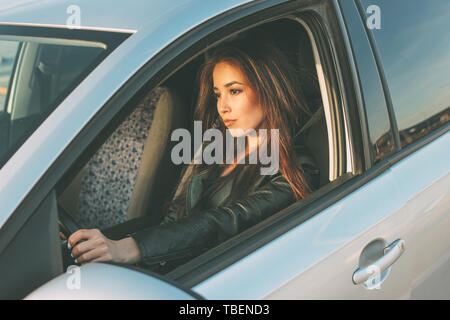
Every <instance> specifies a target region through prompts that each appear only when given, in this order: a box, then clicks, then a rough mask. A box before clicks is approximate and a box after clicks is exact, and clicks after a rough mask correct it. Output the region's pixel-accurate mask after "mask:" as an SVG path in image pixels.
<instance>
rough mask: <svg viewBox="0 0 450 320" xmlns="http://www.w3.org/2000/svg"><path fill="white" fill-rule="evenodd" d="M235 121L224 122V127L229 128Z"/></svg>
mask: <svg viewBox="0 0 450 320" xmlns="http://www.w3.org/2000/svg"><path fill="white" fill-rule="evenodd" d="M235 121H236V120H224V121H223V123H225V125H226V126H227V127H229V126H231V125H232V124H233V123H234V122H235Z"/></svg>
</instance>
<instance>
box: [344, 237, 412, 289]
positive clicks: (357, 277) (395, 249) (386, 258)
mask: <svg viewBox="0 0 450 320" xmlns="http://www.w3.org/2000/svg"><path fill="white" fill-rule="evenodd" d="M404 251H405V240H402V239H397V240H395V241H394V242H392V243H391V244H390V245H388V246H387V247H386V248H384V255H383V256H382V257H381V258H380V259H378V260H376V261H374V262H373V263H371V264H369V265H368V266H365V267H363V268H358V269H357V270H356V271H355V272H354V273H353V283H354V284H361V283H364V282H366V281H367V280H369V278H371V277H373V276H374V275H376V274H380V273H382V272H383V271H385V270H386V269H387V268H389V267H390V266H391V265H392V264H394V262H395V261H397V259H398V258H400V256H401V255H402V254H403V252H404Z"/></svg>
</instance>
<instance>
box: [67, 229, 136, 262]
mask: <svg viewBox="0 0 450 320" xmlns="http://www.w3.org/2000/svg"><path fill="white" fill-rule="evenodd" d="M80 240H86V241H83V242H80V243H78V244H77V245H75V244H76V243H77V242H78V241H80ZM74 245H75V247H74ZM68 248H69V249H71V248H73V249H72V256H73V257H74V258H76V262H78V263H81V264H85V263H89V262H108V261H111V262H118V263H136V262H138V261H139V260H140V251H139V248H138V246H137V244H136V242H135V241H134V239H133V238H131V237H129V238H124V239H121V240H118V241H114V240H111V239H108V238H107V237H105V236H104V235H103V234H102V233H101V232H100V230H98V229H80V230H78V231H76V232H74V233H73V234H72V235H71V236H70V237H69V240H68Z"/></svg>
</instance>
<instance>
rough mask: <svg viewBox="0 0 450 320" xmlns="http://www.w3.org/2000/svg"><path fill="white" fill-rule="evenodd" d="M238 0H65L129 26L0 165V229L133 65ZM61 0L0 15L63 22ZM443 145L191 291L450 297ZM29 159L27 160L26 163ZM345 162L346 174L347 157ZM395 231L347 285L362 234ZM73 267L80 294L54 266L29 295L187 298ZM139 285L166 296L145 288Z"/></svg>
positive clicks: (148, 282) (435, 144)
mask: <svg viewBox="0 0 450 320" xmlns="http://www.w3.org/2000/svg"><path fill="white" fill-rule="evenodd" d="M248 2H250V1H239V0H230V1H200V0H176V1H175V0H174V1H143V0H142V1H109V0H108V1H95V2H93V1H88V0H80V1H77V2H76V4H77V6H79V7H80V8H81V26H79V27H80V28H82V29H92V30H108V31H120V32H129V33H131V34H132V35H131V36H130V37H129V38H128V39H126V40H125V41H124V42H123V43H122V44H121V45H120V46H119V47H118V48H117V49H116V50H115V51H114V52H112V53H111V54H110V55H109V56H108V57H107V58H106V59H105V60H104V61H103V62H101V63H100V65H99V66H98V67H97V68H96V69H95V70H94V71H93V72H92V73H91V74H89V76H88V77H87V78H86V79H85V80H84V81H83V82H82V83H81V84H80V85H79V86H78V87H77V88H76V89H75V90H74V91H73V92H72V93H71V94H70V95H69V96H67V98H66V99H65V100H64V101H63V102H62V103H61V105H60V106H58V108H56V109H55V111H54V112H53V113H52V114H51V115H50V116H49V117H48V118H47V119H46V120H45V121H44V122H43V123H42V125H41V126H40V127H39V128H38V129H37V130H36V131H35V132H34V133H33V134H32V135H31V136H30V137H29V139H28V140H27V141H26V142H25V143H24V144H23V145H22V146H21V147H20V149H19V150H18V151H17V152H16V153H15V154H14V155H13V156H12V157H11V158H10V159H9V161H8V162H7V163H6V164H5V165H4V166H3V168H1V169H0V203H1V209H0V228H1V227H2V226H3V225H4V224H5V222H6V221H7V220H8V218H9V217H10V216H11V215H12V214H13V212H14V211H15V210H16V208H17V207H18V205H19V204H20V203H21V202H22V201H23V200H24V199H25V198H26V197H27V194H28V193H29V191H30V190H31V189H32V188H33V186H34V185H35V184H36V183H37V181H38V180H39V179H40V178H41V177H42V176H43V175H44V174H45V172H46V171H47V170H48V168H49V166H50V165H51V164H52V163H53V162H54V161H55V160H56V159H57V158H58V156H59V155H60V154H61V153H62V152H63V151H64V150H65V149H66V147H67V146H68V145H69V143H70V142H71V141H72V140H73V139H74V138H75V137H76V136H77V134H78V133H79V132H80V131H81V130H82V129H83V127H85V125H86V124H87V123H88V122H89V121H90V119H92V117H93V116H94V115H95V114H96V113H97V112H99V110H100V109H101V108H102V107H103V106H104V105H105V103H106V102H107V101H108V100H109V99H110V98H111V97H112V96H113V94H114V93H115V92H116V91H117V90H118V89H119V88H121V87H122V86H123V85H124V84H125V83H126V82H127V80H128V79H129V78H130V77H131V76H132V75H134V74H135V73H136V72H137V71H138V70H139V69H140V68H141V67H142V66H143V65H144V64H146V63H147V62H148V61H149V60H150V59H151V58H152V57H153V56H155V55H156V54H157V53H158V52H160V51H161V50H162V49H163V48H166V47H167V46H168V45H169V44H170V43H172V41H174V40H175V39H177V38H179V37H181V36H182V35H183V34H185V33H186V32H187V31H188V30H192V29H193V28H195V27H196V26H199V25H201V24H202V23H204V22H206V21H208V20H209V19H210V18H212V17H214V16H217V15H219V14H222V13H224V12H226V11H227V10H229V9H232V8H235V7H238V6H240V5H243V4H245V3H248ZM279 2H280V3H281V2H283V1H279ZM72 3H73V1H62V0H54V1H45V2H42V1H26V0H23V1H15V0H14V1H12V0H11V1H2V4H0V23H1V24H8V25H31V26H32V25H41V26H51V27H55V28H66V27H67V19H68V17H69V16H70V14H68V11H67V9H68V8H69V6H71V5H72ZM274 3H275V2H273V3H272V4H271V5H273V4H274ZM112 7H113V8H114V9H113V10H111V9H110V8H112ZM92 88H95V90H92ZM347 141H348V138H347ZM449 145H450V135H449V133H448V132H447V133H445V134H444V135H442V136H440V137H439V138H437V139H435V140H433V141H432V142H431V143H428V144H426V145H425V146H423V147H422V148H420V149H419V150H417V151H416V152H414V153H413V154H411V155H409V156H407V157H405V158H403V159H402V160H400V161H398V162H396V163H394V164H393V165H392V166H391V167H390V168H389V169H388V170H386V171H385V172H383V173H382V174H380V175H378V176H376V177H375V178H374V179H372V180H370V181H369V182H367V183H365V184H363V185H361V186H359V187H357V188H355V190H354V191H353V192H352V193H350V194H348V195H347V196H345V197H343V198H342V199H341V200H340V201H338V202H336V203H334V204H333V205H331V206H329V207H327V208H325V209H324V210H323V211H322V212H320V213H319V214H317V215H315V216H313V217H311V218H309V219H308V220H307V221H305V222H304V223H302V224H300V225H298V226H296V227H294V228H292V229H291V230H290V231H288V232H286V233H285V234H283V235H281V236H280V237H278V238H276V239H275V240H273V241H271V242H269V243H267V244H266V245H264V246H262V247H260V248H259V249H257V250H256V251H254V252H252V253H251V254H250V255H248V256H246V257H245V258H243V259H241V260H239V261H237V262H235V263H233V264H232V265H230V266H229V267H227V268H225V269H223V270H221V271H219V272H217V273H215V274H214V275H212V276H211V277H209V278H207V279H205V280H203V281H202V282H200V283H197V284H196V285H195V286H194V287H192V288H191V289H192V291H193V292H195V293H197V294H198V295H200V296H202V297H204V298H206V299H315V298H328V299H337V298H344V299H384V298H386V299H396V298H400V299H405V298H430V297H431V298H448V297H450V289H449V288H450V277H449V276H448V271H450V233H449V232H448V230H449V229H450V215H449V210H450V209H449V208H450V205H449V203H450V202H449V200H450V174H449V163H450V148H449V147H448V146H449ZM349 158H350V157H349ZM30 159H34V160H33V161H31V163H30ZM430 163H432V165H430ZM348 171H349V172H351V171H352V167H351V166H350V167H349V168H348ZM398 239H401V240H403V241H404V242H403V244H404V248H403V249H404V252H403V254H402V255H401V256H400V257H399V258H398V261H396V262H395V264H393V265H392V267H391V268H390V269H389V270H388V272H387V275H386V279H383V281H382V282H381V283H379V285H378V287H375V288H372V289H371V290H369V289H367V288H365V287H364V286H363V285H355V284H354V283H353V282H352V279H353V275H354V272H355V270H356V269H357V268H358V266H359V260H360V257H361V255H362V253H363V249H364V248H365V247H366V246H367V245H368V244H369V243H372V242H373V241H374V240H378V241H379V242H382V243H383V244H384V245H385V246H387V245H389V244H391V243H393V242H394V241H395V240H398ZM82 272H83V274H84V275H86V278H84V279H85V280H86V281H88V282H89V285H86V286H84V287H83V290H82V291H77V292H75V291H73V292H68V291H67V286H66V281H67V277H68V275H67V274H63V275H61V276H59V277H58V278H56V279H54V280H52V281H51V282H49V283H48V284H46V285H44V286H43V287H41V288H39V289H37V290H36V291H35V292H34V293H32V294H31V295H30V296H29V298H32V299H41V298H43V299H45V298H49V297H50V298H51V297H55V296H58V297H64V298H80V297H81V298H119V299H120V298H136V297H138V298H139V297H140V298H144V299H147V298H150V299H151V298H157V299H158V298H168V299H185V298H186V297H187V294H186V293H185V292H183V291H181V290H179V291H178V290H175V289H173V287H172V285H171V284H162V281H161V280H156V279H153V278H152V277H151V276H148V275H143V274H141V273H138V272H136V271H133V270H129V269H126V268H119V267H112V266H109V265H102V264H96V265H87V266H83V267H82ZM100 275H102V276H106V275H109V276H110V277H111V279H117V283H116V282H110V285H111V287H109V288H108V290H113V289H114V288H121V284H123V281H125V282H126V283H125V284H124V285H125V287H127V286H128V288H129V290H130V291H128V292H127V293H124V292H117V295H115V294H114V295H113V296H111V295H102V292H103V293H104V291H102V290H96V285H97V284H99V282H98V281H99V280H98V279H99V278H97V277H98V276H100ZM102 279H103V278H102ZM243 284H245V285H243ZM116 285H117V286H116ZM131 290H133V291H132V294H131V295H128V293H130V292H131ZM149 290H150V291H153V292H155V290H158V292H164V293H166V294H161V295H152V294H149ZM109 293H111V291H109Z"/></svg>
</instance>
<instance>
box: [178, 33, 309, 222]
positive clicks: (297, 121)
mask: <svg viewBox="0 0 450 320" xmlns="http://www.w3.org/2000/svg"><path fill="white" fill-rule="evenodd" d="M219 62H228V63H231V64H233V65H235V66H237V67H239V68H240V69H241V71H242V72H243V74H244V75H245V76H246V77H247V80H248V83H249V84H250V86H251V87H252V89H253V90H254V91H255V92H256V94H257V95H258V97H259V101H260V105H261V106H262V108H263V110H264V112H265V119H264V121H263V123H262V124H261V125H260V127H259V128H265V129H278V130H279V171H280V173H281V174H282V175H283V176H284V178H285V179H286V180H287V182H288V183H289V185H290V186H291V188H292V191H293V194H294V197H295V199H296V200H299V199H302V198H304V197H306V196H307V195H308V194H309V193H310V192H311V189H310V187H309V186H308V184H307V182H306V180H305V179H304V177H303V174H302V173H303V169H302V167H301V164H300V162H299V160H298V156H297V155H296V153H295V150H294V142H293V140H292V137H293V136H294V133H295V132H296V131H297V130H298V129H299V128H300V126H301V124H302V123H303V120H304V119H303V115H304V114H305V113H306V114H310V112H309V110H308V108H307V105H306V101H305V98H304V96H303V93H302V91H301V88H300V84H299V81H298V78H297V75H296V73H295V71H294V68H293V67H292V65H291V64H290V63H289V61H288V60H287V58H286V57H285V56H284V54H283V53H282V52H281V51H280V50H279V49H278V48H277V47H276V46H275V45H273V44H268V43H249V42H243V41H239V42H237V41H235V42H233V43H230V44H228V45H226V46H221V47H219V48H217V49H216V50H215V51H214V52H213V54H212V56H211V57H210V58H209V59H208V60H207V61H206V62H205V63H204V64H203V65H202V67H201V69H200V72H199V74H198V79H197V80H198V81H199V85H200V88H199V93H198V97H197V103H196V106H195V111H194V120H200V121H202V122H203V126H202V127H203V128H204V130H206V129H209V128H217V129H219V130H220V131H221V132H222V134H223V135H222V136H223V137H225V131H226V129H227V128H226V126H225V125H224V123H223V121H222V119H221V117H220V116H219V114H218V111H217V101H216V97H215V95H214V92H213V86H214V85H213V77H212V75H213V70H214V67H215V66H216V64H218V63H219ZM268 131H269V130H268ZM267 138H268V144H269V145H270V143H271V142H270V135H269V134H268V135H267ZM224 154H225V153H224ZM224 166H225V165H221V164H214V165H206V164H195V165H192V164H191V168H190V170H185V171H184V173H183V174H182V179H181V182H180V184H179V186H178V189H177V192H176V194H175V197H174V199H173V201H172V202H171V204H172V205H176V207H177V216H178V218H180V217H182V216H183V215H185V213H186V195H187V189H188V183H189V180H190V177H193V176H194V175H196V174H199V173H200V172H204V171H208V175H213V177H217V178H218V181H220V183H217V184H215V188H212V189H209V190H206V192H205V193H204V194H203V197H202V198H201V199H204V198H206V197H207V196H211V195H212V194H213V193H215V192H217V191H218V190H220V188H222V187H223V186H224V185H225V184H226V183H227V182H228V180H229V179H233V187H232V192H231V194H230V196H229V197H228V198H227V201H232V200H236V199H239V198H242V197H243V196H245V195H246V194H248V192H249V185H252V183H253V182H254V181H256V180H257V179H258V178H259V174H258V172H259V167H260V166H259V165H237V166H236V167H235V168H234V169H233V171H232V172H231V173H230V174H228V175H227V176H225V177H223V178H222V177H219V176H218V175H217V174H216V175H214V173H217V172H219V173H220V169H223V167H224ZM250 167H251V168H250ZM244 169H246V170H244ZM236 176H240V177H241V178H240V179H239V180H238V179H234V178H235V177H236ZM227 201H226V202H227ZM199 203H201V201H199Z"/></svg>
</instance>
